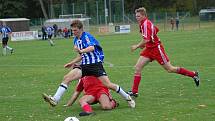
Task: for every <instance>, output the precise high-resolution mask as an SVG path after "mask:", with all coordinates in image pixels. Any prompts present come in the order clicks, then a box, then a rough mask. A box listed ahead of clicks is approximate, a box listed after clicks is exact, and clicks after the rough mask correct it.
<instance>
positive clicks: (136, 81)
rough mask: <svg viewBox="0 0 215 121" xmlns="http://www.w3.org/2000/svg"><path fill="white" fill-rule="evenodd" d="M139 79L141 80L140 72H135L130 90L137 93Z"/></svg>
mask: <svg viewBox="0 0 215 121" xmlns="http://www.w3.org/2000/svg"><path fill="white" fill-rule="evenodd" d="M140 80H141V74H135V75H134V82H133V86H132V92H133V93H138V87H139V84H140Z"/></svg>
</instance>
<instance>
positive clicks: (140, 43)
mask: <svg viewBox="0 0 215 121" xmlns="http://www.w3.org/2000/svg"><path fill="white" fill-rule="evenodd" d="M145 44H146V42H145V40H144V39H143V40H141V41H140V42H139V43H138V44H135V45H132V46H131V52H133V51H135V50H136V49H137V48H141V49H142V48H144V47H145Z"/></svg>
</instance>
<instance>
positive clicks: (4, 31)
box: [0, 25, 13, 55]
mask: <svg viewBox="0 0 215 121" xmlns="http://www.w3.org/2000/svg"><path fill="white" fill-rule="evenodd" d="M11 32H12V31H11V29H10V27H8V26H6V25H3V27H2V28H0V33H1V35H2V47H3V55H6V54H7V50H9V51H10V53H11V54H12V53H13V48H11V47H9V46H8V45H7V43H8V40H9V38H10V34H11Z"/></svg>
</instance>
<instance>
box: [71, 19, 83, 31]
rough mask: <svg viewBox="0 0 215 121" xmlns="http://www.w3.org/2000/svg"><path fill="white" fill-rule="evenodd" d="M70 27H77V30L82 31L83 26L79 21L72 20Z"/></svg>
mask: <svg viewBox="0 0 215 121" xmlns="http://www.w3.org/2000/svg"><path fill="white" fill-rule="evenodd" d="M70 26H71V27H77V28H79V29H83V24H82V23H81V21H80V20H74V21H72V23H71V25H70Z"/></svg>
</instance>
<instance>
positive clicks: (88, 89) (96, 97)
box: [64, 76, 118, 116]
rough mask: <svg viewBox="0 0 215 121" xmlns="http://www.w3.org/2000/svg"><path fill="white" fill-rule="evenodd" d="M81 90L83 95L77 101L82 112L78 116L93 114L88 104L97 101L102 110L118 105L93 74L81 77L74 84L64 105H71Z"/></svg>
mask: <svg viewBox="0 0 215 121" xmlns="http://www.w3.org/2000/svg"><path fill="white" fill-rule="evenodd" d="M82 91H83V92H84V95H83V96H82V97H81V98H80V99H79V103H80V106H81V108H82V110H83V112H81V113H80V114H79V116H88V115H92V114H94V112H93V109H92V107H91V106H90V104H95V103H99V104H100V105H101V108H102V109H104V110H111V109H114V108H115V107H116V106H118V104H117V103H116V101H115V100H114V99H112V96H111V94H110V92H109V89H108V88H107V87H105V86H104V85H103V84H102V82H101V81H100V80H98V79H97V78H96V77H94V76H85V77H83V78H81V79H80V80H79V82H78V84H77V85H76V89H75V91H74V93H73V94H72V96H71V99H70V100H69V101H68V102H67V104H66V105H64V106H67V107H68V106H72V104H73V103H74V102H75V101H76V99H77V98H78V96H79V95H80V93H81V92H82Z"/></svg>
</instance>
